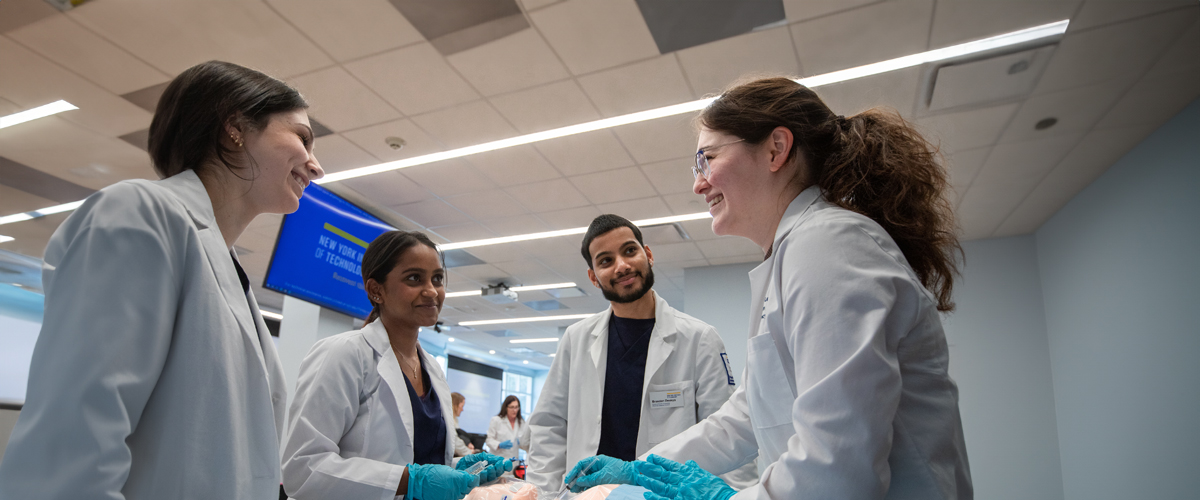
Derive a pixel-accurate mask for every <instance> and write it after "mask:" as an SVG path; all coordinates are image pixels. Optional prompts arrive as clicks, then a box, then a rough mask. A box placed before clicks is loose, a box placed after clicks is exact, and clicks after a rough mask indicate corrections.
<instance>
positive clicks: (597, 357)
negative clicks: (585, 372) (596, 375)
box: [588, 306, 612, 373]
mask: <svg viewBox="0 0 1200 500" xmlns="http://www.w3.org/2000/svg"><path fill="white" fill-rule="evenodd" d="M600 314H601V315H602V316H600V321H597V322H596V326H594V327H592V332H591V333H592V346H591V347H590V348H588V354H590V355H591V356H592V364H593V365H595V367H596V369H597V370H600V372H601V373H603V372H604V368H606V367H607V366H608V365H607V363H608V359H607V358H606V357H605V356H604V354H605V353H607V352H608V319H609V318H611V317H612V306H608V309H605V310H604V312H602V313H600Z"/></svg>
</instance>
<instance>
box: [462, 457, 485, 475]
mask: <svg viewBox="0 0 1200 500" xmlns="http://www.w3.org/2000/svg"><path fill="white" fill-rule="evenodd" d="M487 466H488V461H487V460H480V461H478V462H475V463H474V464H473V465H471V466H470V467H467V474H471V475H474V476H478V475H479V473H480V472H483V469H486V468H487Z"/></svg>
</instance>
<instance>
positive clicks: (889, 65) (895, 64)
mask: <svg viewBox="0 0 1200 500" xmlns="http://www.w3.org/2000/svg"><path fill="white" fill-rule="evenodd" d="M1068 24H1070V20H1069V19H1065V20H1062V21H1058V22H1055V23H1050V24H1044V25H1042V26H1034V27H1032V28H1027V29H1023V30H1019V31H1014V32H1011V33H1005V34H1003V35H997V36H994V37H990V38H985V39H982V40H976V41H974V42H967V43H961V44H958V45H952V46H950V47H944V48H941V49H934V50H930V51H926V52H922V53H920V54H913V55H910V56H904V57H898V58H896V59H891V60H887V61H881V62H877V63H874V64H867V65H864V66H859V67H856V68H849V69H844V70H840V71H834V72H832V73H825V74H823V75H816V76H810V77H808V78H801V79H799V80H796V81H797V82H800V83H801V84H803V85H805V86H807V87H809V88H815V87H820V86H822V85H829V84H831V83H838V82H844V81H847V80H853V79H856V78H863V77H866V76H871V75H877V74H880V73H886V72H889V71H895V70H898V69H904V68H909V67H913V66H918V65H921V64H925V63H930V62H937V61H944V60H946V59H951V58H955V57H961V56H966V55H970V54H975V53H979V52H985V51H989V50H993V49H998V48H1001V47H1007V46H1011V45H1017V44H1022V43H1027V42H1033V41H1036V40H1042V39H1046V38H1052V37H1056V36H1060V35H1062V34H1063V33H1065V32H1066V31H1067V25H1068ZM714 99H715V98H706V99H699V100H695V101H691V102H685V103H682V104H676V105H673V106H666V107H662V108H657V109H651V110H647V111H641V112H637V113H630V114H627V115H621V116H614V117H612V118H605V119H602V120H596V121H591V122H587V123H580V124H578V125H571V126H567V127H561V128H556V129H552V130H546V131H544V132H536V133H533V134H526V135H521V136H517V137H511V138H508V139H501V140H498V141H492V142H486V143H483V144H477V145H474V146H467V147H465V148H458V149H452V150H449V151H442V152H439V153H431V154H427V155H422V156H415V157H412V158H405V159H403V160H396V161H390V162H385V163H380V164H377V165H371V166H367V167H360V168H355V169H350V170H344V171H342V172H336V173H332V174H327V175H325V177H323V178H321V179H319V180H317V181H315V182H316V183H317V184H325V183H328V182H337V181H344V180H346V179H353V178H355V177H362V176H364V175H371V174H378V173H381V172H388V171H391V170H397V169H401V168H408V167H415V166H417V165H424V164H427V163H434V162H438V161H442V160H449V159H453V158H461V157H463V156H469V155H473V154H478V153H484V152H487V151H495V150H497V149H504V148H510V147H513V146H520V145H522V144H531V143H534V142H539V141H545V140H549V139H556V138H559V137H565V136H568V135H574V134H581V133H584V132H592V131H595V130H601V129H607V128H612V127H617V126H621V125H628V124H630V123H637V122H641V121H646V120H653V119H656V118H663V117H667V116H674V115H678V114H683V113H687V112H690V111H699V110H701V109H704V107H705V106H708V104H709V103H711V102H712V101H713V100H714ZM63 102H65V101H63ZM73 108H74V107H73V106H72V109H73ZM38 109H40V108H38ZM29 111H34V110H29ZM23 113H24V112H23ZM20 114H21V113H17V115H20ZM17 115H10V116H7V117H4V118H5V119H9V118H12V117H15V116H17ZM30 119H32V118H30ZM0 128H2V127H0ZM72 208H74V207H72ZM30 213H32V212H30ZM22 215H24V214H16V215H10V216H7V217H0V224H8V223H10V222H18V221H22V220H29V219H32V218H34V217H37V216H34V217H24V218H15V219H14V217H19V216H22ZM693 215H695V214H693ZM567 231H574V230H570V229H569V230H567ZM552 232H553V231H552ZM566 234H582V232H577V233H570V232H569V233H563V234H552V235H548V236H538V237H537V238H549V237H552V236H563V235H566ZM537 238H525V239H537ZM494 239H496V240H502V239H503V238H494ZM480 241H484V240H480ZM509 241H524V240H521V239H518V240H504V241H496V242H494V243H481V244H479V245H474V246H482V245H494V244H496V243H507V242H509ZM443 248H444V249H447V250H449V249H452V248H466V247H447V246H445V245H443Z"/></svg>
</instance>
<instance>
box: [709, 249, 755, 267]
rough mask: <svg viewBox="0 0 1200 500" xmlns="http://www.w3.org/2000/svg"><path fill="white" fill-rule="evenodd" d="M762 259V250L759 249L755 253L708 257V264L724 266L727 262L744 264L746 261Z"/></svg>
mask: <svg viewBox="0 0 1200 500" xmlns="http://www.w3.org/2000/svg"><path fill="white" fill-rule="evenodd" d="M762 260H763V257H762V250H759V251H758V252H757V253H750V254H743V255H733V256H730V257H715V258H712V259H708V265H710V266H724V265H727V264H744V263H747V262H762Z"/></svg>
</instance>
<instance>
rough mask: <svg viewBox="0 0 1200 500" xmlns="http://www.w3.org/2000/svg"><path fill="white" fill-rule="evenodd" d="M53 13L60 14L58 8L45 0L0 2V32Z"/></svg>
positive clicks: (9, 0) (5, 31)
mask: <svg viewBox="0 0 1200 500" xmlns="http://www.w3.org/2000/svg"><path fill="white" fill-rule="evenodd" d="M55 14H60V13H59V10H58V9H56V8H54V7H52V6H51V5H50V2H47V1H45V0H7V1H5V2H0V33H7V32H9V31H11V30H14V29H17V28H20V27H21V26H25V25H27V24H30V23H34V22H36V21H38V20H40V19H45V18H47V17H50V16H53V15H55ZM60 15H61V14H60Z"/></svg>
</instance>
